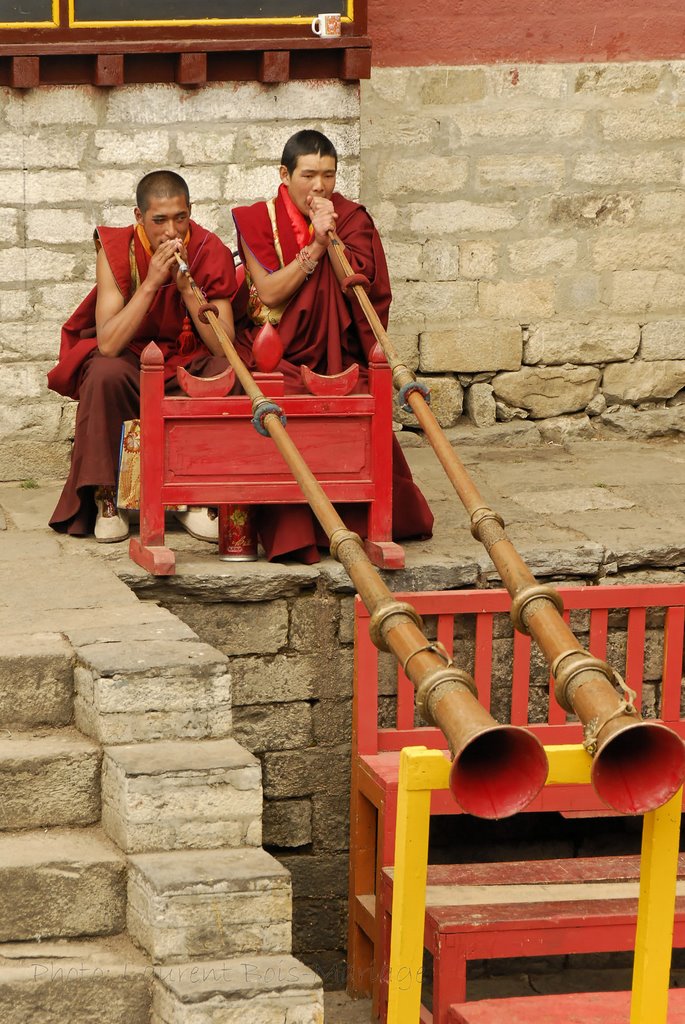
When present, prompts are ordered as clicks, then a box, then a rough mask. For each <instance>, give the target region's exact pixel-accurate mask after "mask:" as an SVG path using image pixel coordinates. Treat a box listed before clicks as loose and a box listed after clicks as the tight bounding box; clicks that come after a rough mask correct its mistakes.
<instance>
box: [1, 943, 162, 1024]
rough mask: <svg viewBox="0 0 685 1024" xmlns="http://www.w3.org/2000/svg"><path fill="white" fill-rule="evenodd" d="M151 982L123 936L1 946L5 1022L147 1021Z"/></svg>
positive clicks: (81, 1023) (133, 1023) (145, 963)
mask: <svg viewBox="0 0 685 1024" xmlns="http://www.w3.org/2000/svg"><path fill="white" fill-rule="evenodd" d="M152 985H153V977H152V968H151V967H150V964H149V961H148V960H147V958H146V957H145V955H144V954H143V953H141V952H140V950H139V949H136V948H135V946H133V945H132V943H131V942H130V941H129V940H128V939H127V938H126V937H125V936H123V935H117V936H112V937H111V938H106V939H90V940H74V939H71V940H61V941H52V942H40V943H34V942H22V943H16V944H5V945H0V1020H1V1021H2V1024H28V1022H31V1024H96V1022H97V1024H148V1022H149V1019H150V1009H151V1003H152Z"/></svg>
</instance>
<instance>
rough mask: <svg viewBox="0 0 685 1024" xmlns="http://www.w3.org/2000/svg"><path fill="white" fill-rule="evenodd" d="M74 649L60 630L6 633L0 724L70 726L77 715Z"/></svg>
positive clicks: (0, 671)
mask: <svg viewBox="0 0 685 1024" xmlns="http://www.w3.org/2000/svg"><path fill="white" fill-rule="evenodd" d="M73 695H74V652H73V650H72V648H71V645H70V644H69V643H67V641H66V640H65V639H64V637H63V636H60V634H59V633H33V634H19V633H17V634H13V635H10V636H4V637H3V641H2V651H1V652H0V726H1V727H5V726H13V727H15V728H17V729H32V728H34V727H35V726H41V725H67V724H68V723H69V722H70V721H71V718H72V715H73Z"/></svg>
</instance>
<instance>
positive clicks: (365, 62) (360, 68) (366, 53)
mask: <svg viewBox="0 0 685 1024" xmlns="http://www.w3.org/2000/svg"><path fill="white" fill-rule="evenodd" d="M341 63H342V71H341V78H344V79H345V80H346V81H348V82H349V81H356V80H358V79H360V78H371V48H370V47H369V48H368V49H366V48H364V49H358V48H356V47H355V48H354V49H352V48H350V49H349V50H343V51H342V62H341Z"/></svg>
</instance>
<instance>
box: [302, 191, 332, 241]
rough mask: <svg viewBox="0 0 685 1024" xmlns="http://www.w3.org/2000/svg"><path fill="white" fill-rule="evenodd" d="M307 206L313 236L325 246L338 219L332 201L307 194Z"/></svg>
mask: <svg viewBox="0 0 685 1024" xmlns="http://www.w3.org/2000/svg"><path fill="white" fill-rule="evenodd" d="M307 206H308V207H309V219H310V220H311V222H312V227H313V228H314V238H315V239H316V241H317V242H318V243H319V245H322V246H323V247H324V248H327V246H328V244H329V243H330V240H331V236H330V232H331V231H335V222H336V220H337V219H338V215H337V213H336V212H335V209H334V207H333V203H332V202H331V201H330V199H324V198H323V196H307Z"/></svg>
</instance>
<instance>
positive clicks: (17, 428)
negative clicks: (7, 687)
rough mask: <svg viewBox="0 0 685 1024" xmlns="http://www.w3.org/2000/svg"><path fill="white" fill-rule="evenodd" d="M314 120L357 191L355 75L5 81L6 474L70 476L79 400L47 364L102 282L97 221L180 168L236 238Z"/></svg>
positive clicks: (0, 295) (2, 406) (119, 221)
mask: <svg viewBox="0 0 685 1024" xmlns="http://www.w3.org/2000/svg"><path fill="white" fill-rule="evenodd" d="M310 126H313V127H318V128H320V129H321V130H322V131H324V132H326V133H327V134H329V135H330V136H331V137H332V138H334V140H335V142H336V145H337V147H338V149H339V152H340V156H341V174H340V186H341V188H342V189H344V190H345V191H346V192H347V193H348V194H349V195H351V196H352V197H356V196H357V195H358V192H359V90H358V88H357V86H356V85H350V84H348V85H345V84H342V83H338V82H315V83H310V82H289V83H287V84H281V85H275V86H268V85H258V84H256V83H244V84H242V83H241V84H237V83H222V84H216V85H208V86H206V87H204V88H200V89H186V90H184V89H182V88H180V87H178V86H174V85H149V86H128V87H125V88H121V89H117V90H108V89H98V88H95V87H89V86H55V87H49V88H47V87H43V88H40V89H33V90H28V91H26V92H22V91H19V90H12V89H7V88H3V89H0V187H1V189H2V197H3V198H2V200H1V201H0V224H1V225H2V230H1V231H0V371H1V372H2V378H3V389H2V395H1V396H0V480H21V479H26V478H30V477H38V478H40V477H43V478H45V477H53V478H54V477H61V476H66V472H67V466H68V457H69V451H70V444H71V438H72V437H73V424H74V415H75V409H76V406H75V403H73V402H69V401H63V400H61V399H60V398H59V397H58V396H56V395H54V394H52V393H50V392H49V391H48V390H47V387H46V383H45V374H46V372H47V370H48V369H49V368H50V367H51V366H52V365H53V364H54V362H55V361H56V358H57V354H58V351H59V338H60V327H61V324H62V323H63V322H64V320H65V319H66V318H67V316H68V315H69V314H70V313H71V312H72V310H73V309H74V308H75V307H76V306H77V305H78V303H79V302H80V301H81V299H82V298H84V297H85V295H86V294H87V292H88V291H89V289H90V288H91V286H92V284H93V282H94V273H95V258H94V256H95V254H94V249H93V242H92V234H93V229H94V227H95V226H96V225H98V224H109V225H113V226H117V225H125V224H130V223H131V222H132V219H133V217H132V210H133V207H134V206H135V198H134V193H135V186H136V183H137V181H138V180H139V179H140V177H142V175H143V174H145V173H147V172H148V171H150V170H154V169H156V168H160V167H171V168H173V169H177V170H178V171H179V172H180V173H181V174H182V175H183V176H184V177H185V178H186V179H187V181H188V183H189V186H190V192H191V199H192V200H193V201H194V208H193V215H194V217H195V218H196V219H197V220H198V221H199V222H200V223H202V224H203V225H204V226H205V227H208V228H210V229H212V230H214V231H216V232H217V233H218V234H219V235H220V237H221V238H222V239H223V240H224V241H225V242H227V243H228V244H229V245H231V246H232V247H235V233H234V230H233V222H232V219H231V215H230V208H231V207H232V206H234V205H239V204H241V203H247V202H254V201H256V200H257V199H262V198H267V197H268V196H269V195H273V194H274V193H275V190H276V187H277V185H278V174H277V168H278V164H279V162H280V156H281V151H282V148H283V143H284V142H285V140H286V139H287V138H288V136H289V135H291V134H292V133H293V132H294V131H298V130H299V129H300V128H303V127H310Z"/></svg>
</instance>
